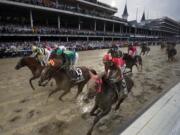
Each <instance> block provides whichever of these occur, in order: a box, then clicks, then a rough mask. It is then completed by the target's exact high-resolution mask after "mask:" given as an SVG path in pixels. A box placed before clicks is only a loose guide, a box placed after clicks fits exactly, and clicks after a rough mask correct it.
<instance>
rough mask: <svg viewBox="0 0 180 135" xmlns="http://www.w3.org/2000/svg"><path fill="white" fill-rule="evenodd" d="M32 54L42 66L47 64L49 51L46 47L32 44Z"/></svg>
mask: <svg viewBox="0 0 180 135" xmlns="http://www.w3.org/2000/svg"><path fill="white" fill-rule="evenodd" d="M31 49H32V52H33V54H32V56H33V57H35V58H37V59H38V60H39V62H40V63H41V65H42V66H44V65H47V63H48V60H49V56H50V54H51V52H50V51H49V50H48V49H46V48H40V47H37V46H34V45H33V46H32V48H31Z"/></svg>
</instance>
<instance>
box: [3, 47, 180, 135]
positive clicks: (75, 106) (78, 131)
mask: <svg viewBox="0 0 180 135" xmlns="http://www.w3.org/2000/svg"><path fill="white" fill-rule="evenodd" d="M176 48H177V50H178V52H179V51H180V46H177V47H176ZM125 50H127V49H125ZM106 51H107V50H95V51H87V52H80V53H79V54H80V60H79V65H84V66H88V67H92V68H94V69H96V70H97V71H98V72H100V71H103V64H102V61H101V60H102V56H103V54H104V53H105V52H106ZM176 58H177V61H176V62H174V63H168V62H167V56H166V55H165V50H164V51H162V50H160V47H159V46H156V47H151V52H150V55H148V56H143V64H144V67H143V71H142V72H137V71H136V68H134V71H133V72H134V74H133V76H132V78H133V80H134V82H135V86H134V88H133V90H132V91H133V94H130V95H129V97H128V98H127V99H126V100H125V102H124V103H123V104H122V105H121V107H120V109H119V110H118V111H117V112H115V111H114V110H113V109H112V111H111V112H110V114H109V115H108V116H106V117H104V118H103V119H102V120H101V121H100V122H99V123H98V124H97V125H96V127H95V130H94V132H93V135H113V134H114V133H115V131H117V129H118V128H119V127H121V126H123V124H124V123H126V122H127V121H128V120H129V119H131V118H133V117H134V116H135V115H137V113H138V112H139V111H140V110H141V109H142V108H143V107H145V106H147V105H148V104H149V103H150V102H152V101H153V100H154V99H155V98H157V97H159V96H160V95H161V94H162V93H164V92H165V91H167V88H168V87H170V86H171V85H173V84H174V83H175V82H176V81H178V79H180V69H179V67H180V55H179V54H178V55H177V57H176ZM18 59H19V58H10V59H1V60H0V65H1V66H0V135H86V133H87V130H88V129H89V127H90V125H91V123H92V121H93V117H90V116H86V117H84V116H85V115H83V113H84V112H85V111H87V112H88V111H89V109H90V107H91V106H92V103H91V104H90V105H86V104H84V103H82V101H81V97H82V95H83V94H82V95H81V96H80V97H79V98H78V99H77V100H73V97H74V95H75V92H76V90H74V89H72V90H71V93H69V94H68V95H67V96H66V97H65V98H64V102H61V101H59V100H58V96H59V95H60V93H61V92H58V93H57V94H55V95H53V96H52V97H51V98H50V99H49V101H48V102H46V100H47V95H48V93H49V90H52V89H53V87H50V86H48V87H45V88H43V87H38V85H37V81H35V82H34V85H35V87H36V90H35V91H33V90H32V89H31V88H30V85H29V82H28V80H29V78H30V76H31V73H30V71H29V70H28V69H27V68H23V69H21V70H19V71H16V70H15V69H14V67H15V65H16V63H17V61H18ZM178 69H179V70H178ZM85 91H86V87H85V88H84V93H85ZM132 135H133V134H132Z"/></svg>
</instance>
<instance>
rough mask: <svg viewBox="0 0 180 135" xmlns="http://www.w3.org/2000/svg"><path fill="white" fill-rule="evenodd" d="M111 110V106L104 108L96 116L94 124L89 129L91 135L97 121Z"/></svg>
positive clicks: (88, 134)
mask: <svg viewBox="0 0 180 135" xmlns="http://www.w3.org/2000/svg"><path fill="white" fill-rule="evenodd" d="M110 111H111V107H108V108H107V109H106V110H104V111H103V112H102V113H101V114H100V115H98V116H96V118H95V119H94V122H93V125H92V127H91V128H90V129H89V131H88V133H87V135H91V134H92V131H93V129H94V126H95V125H96V123H97V122H98V121H99V120H100V119H101V118H102V117H104V116H105V115H107V114H108V113H109V112H110Z"/></svg>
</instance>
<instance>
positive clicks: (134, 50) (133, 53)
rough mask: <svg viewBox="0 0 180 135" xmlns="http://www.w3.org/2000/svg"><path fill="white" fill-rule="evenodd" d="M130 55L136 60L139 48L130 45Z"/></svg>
mask: <svg viewBox="0 0 180 135" xmlns="http://www.w3.org/2000/svg"><path fill="white" fill-rule="evenodd" d="M128 54H129V55H130V56H131V57H132V58H134V57H135V56H136V55H137V48H136V46H134V45H133V44H130V45H129V47H128Z"/></svg>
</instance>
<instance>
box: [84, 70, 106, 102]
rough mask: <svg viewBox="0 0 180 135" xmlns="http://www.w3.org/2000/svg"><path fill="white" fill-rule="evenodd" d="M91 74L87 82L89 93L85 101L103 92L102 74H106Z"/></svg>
mask: <svg viewBox="0 0 180 135" xmlns="http://www.w3.org/2000/svg"><path fill="white" fill-rule="evenodd" d="M90 74H91V78H90V80H89V82H88V83H87V95H86V97H85V98H84V101H85V102H88V101H89V100H90V99H93V98H94V97H95V96H96V94H97V93H101V92H102V83H103V81H102V76H104V74H100V75H97V74H93V73H90Z"/></svg>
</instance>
